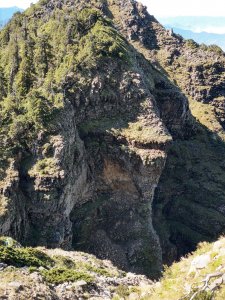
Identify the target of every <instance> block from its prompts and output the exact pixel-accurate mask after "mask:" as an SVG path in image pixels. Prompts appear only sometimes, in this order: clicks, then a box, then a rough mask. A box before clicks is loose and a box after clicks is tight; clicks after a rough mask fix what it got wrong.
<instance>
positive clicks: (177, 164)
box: [110, 1, 225, 263]
mask: <svg viewBox="0 0 225 300" xmlns="http://www.w3.org/2000/svg"><path fill="white" fill-rule="evenodd" d="M110 3H111V4H110V5H111V6H112V9H113V7H114V10H113V12H114V17H115V18H116V20H117V22H118V24H120V29H121V31H122V33H123V34H124V36H126V37H127V38H129V40H130V42H131V43H132V44H133V46H134V47H135V48H136V49H138V50H139V51H140V52H141V53H143V55H144V56H145V58H147V59H149V60H150V61H151V62H152V63H153V64H154V65H155V67H156V68H159V69H161V70H162V71H163V72H164V71H166V72H167V74H168V75H169V77H170V78H171V80H172V81H173V82H174V83H175V84H176V85H178V86H179V88H180V89H181V91H182V92H183V93H184V94H185V95H186V96H187V97H188V99H189V103H190V108H191V113H192V114H193V116H194V118H195V120H194V119H193V123H192V125H193V127H194V128H195V130H194V131H192V130H190V127H189V126H186V128H185V129H184V131H185V132H183V135H184V137H185V140H183V139H180V138H179V137H178V139H177V140H176V142H175V143H173V146H172V147H171V148H170V150H169V156H168V159H167V163H166V168H165V170H164V172H163V175H162V176H161V179H160V183H159V185H158V186H157V190H156V196H155V199H154V210H153V211H154V212H153V217H154V225H155V228H156V231H157V233H158V234H159V236H160V242H161V246H162V251H163V260H164V261H165V262H167V263H168V262H169V263H171V262H172V261H173V260H174V259H176V258H179V257H180V256H182V255H185V254H186V253H188V252H189V251H192V250H194V249H195V246H196V244H197V243H198V242H199V241H204V240H214V239H216V238H217V237H218V236H219V235H220V234H222V233H224V230H225V214H224V209H223V208H224V203H225V197H224V188H225V178H224V167H223V162H222V161H223V160H224V155H225V152H224V150H225V147H224V100H225V98H224V74H225V73H224V63H225V57H224V53H223V52H222V50H221V49H219V47H216V46H210V47H206V46H205V45H200V46H199V45H197V44H196V43H195V42H194V41H191V40H188V41H185V40H184V39H182V38H181V37H180V36H178V35H176V34H174V33H173V32H170V31H167V30H165V29H164V28H163V27H162V26H161V24H159V23H158V22H157V20H155V18H154V17H153V16H150V15H149V14H148V12H147V11H146V8H145V7H143V6H141V5H139V4H137V3H135V2H132V1H131V2H129V5H127V6H126V8H124V9H123V10H122V9H121V10H120V11H119V10H118V9H116V7H117V5H115V2H113V1H112V2H110ZM122 16H126V18H124V17H122ZM122 20H126V21H122ZM127 20H129V22H128V23H129V25H128V24H127V23H126V22H127ZM127 25H128V26H127ZM137 28H138V30H137ZM135 32H137V34H135ZM164 93H165V87H164V86H163V85H158V88H157V91H156V94H157V95H158V97H159V98H161V97H163V95H164Z"/></svg>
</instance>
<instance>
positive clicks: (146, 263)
mask: <svg viewBox="0 0 225 300" xmlns="http://www.w3.org/2000/svg"><path fill="white" fill-rule="evenodd" d="M56 4H57V7H58V8H59V10H61V9H64V8H65V6H66V5H67V6H68V7H71V6H70V4H68V3H67V4H66V2H65V3H63V2H62V3H60V2H58V1H57V3H56V2H54V1H51V2H48V3H47V4H46V5H44V4H43V6H41V7H40V8H37V10H36V11H35V13H34V16H33V17H35V16H39V17H40V16H42V17H43V16H44V18H45V19H46V20H47V19H48V18H50V17H51V15H52V13H53V12H54V10H56V8H55V7H56ZM106 4H107V3H106ZM106 4H105V5H103V7H102V10H103V11H104V10H106V13H107V15H108V14H109V9H110V7H109V6H107V5H106ZM123 4H124V3H123V2H121V3H119V2H118V3H117V8H118V9H120V5H123ZM73 5H75V7H76V5H77V6H78V7H79V8H81V7H80V5H81V6H82V8H85V7H86V6H87V7H88V6H89V5H91V3H90V4H89V3H87V4H84V3H83V2H82V3H81V4H79V3H78V2H75V3H74V4H73ZM129 5H131V4H129ZM129 5H128V6H129ZM135 5H137V4H135ZM72 7H73V6H72ZM97 7H98V5H97ZM138 7H139V6H138ZM138 7H137V9H136V10H137V12H138V9H139V8H138ZM124 8H126V9H127V7H126V6H125V7H124ZM107 9H108V10H107ZM140 9H142V6H140ZM147 17H148V15H147ZM126 19H127V22H129V20H128V18H126ZM128 25H129V24H127V25H126V24H125V25H124V26H128ZM137 32H139V29H138V28H137ZM130 35H131V36H133V35H134V33H133V32H131V33H130ZM130 38H131V37H130ZM127 51H128V54H129V58H130V62H129V63H126V64H124V63H121V62H120V61H119V60H116V59H105V61H104V64H103V65H99V64H97V65H96V67H94V68H92V69H90V70H89V73H90V74H89V75H88V78H86V84H85V86H83V88H82V90H81V89H80V90H77V91H76V92H71V91H72V90H73V89H75V88H74V87H75V85H76V82H75V78H74V76H75V75H74V74H73V73H70V74H68V75H67V78H66V79H65V83H64V99H63V101H64V108H63V110H61V112H60V114H59V115H58V117H57V120H56V123H57V125H56V128H57V130H55V133H54V134H53V135H52V134H51V135H49V134H48V132H47V133H46V132H40V133H39V134H38V137H37V140H36V141H35V142H34V144H33V146H32V148H31V149H29V151H30V154H29V155H28V154H26V153H22V154H21V155H20V156H19V157H18V158H17V157H16V158H14V159H13V160H12V166H13V167H11V168H13V172H14V173H15V174H16V176H15V175H11V177H9V178H8V180H6V179H4V181H3V189H2V195H3V197H6V199H5V201H6V202H7V205H8V209H10V210H11V212H10V213H9V211H8V210H7V209H6V210H4V209H3V210H2V214H1V218H0V222H1V230H2V234H5V235H12V236H14V237H17V238H19V240H20V241H21V242H23V243H26V244H31V245H45V246H47V247H63V248H66V249H71V248H75V249H82V250H85V251H90V252H92V253H95V254H96V255H97V256H98V257H101V258H108V259H111V260H112V261H113V262H114V263H116V264H117V265H119V266H120V267H121V268H123V269H125V270H132V271H134V272H139V273H145V274H148V275H150V276H152V277H155V276H158V275H159V273H160V271H161V269H162V254H161V247H160V243H159V238H158V235H157V233H156V232H155V229H154V228H153V224H152V201H153V197H154V193H155V188H156V187H157V185H158V181H159V178H160V176H161V174H162V171H163V169H164V166H165V162H166V152H167V148H168V146H169V145H170V144H171V142H172V140H173V138H176V137H178V136H182V134H183V132H184V130H183V128H184V127H185V126H186V123H187V120H188V119H189V112H188V105H187V100H186V98H185V97H184V96H183V95H182V94H181V93H180V92H179V90H178V88H177V87H175V86H174V85H173V84H171V83H170V81H169V80H168V79H167V78H166V77H165V76H164V75H163V74H162V73H160V71H158V70H157V69H156V68H155V67H154V66H153V65H152V64H151V63H150V62H148V61H147V60H146V59H144V57H143V56H142V55H140V54H139V53H138V51H136V50H134V49H133V48H132V47H131V46H130V45H129V44H127ZM159 89H163V90H164V94H163V95H159V93H158V91H159ZM41 168H42V169H41ZM43 169H44V170H43ZM8 182H9V183H8ZM7 184H8V185H7ZM2 203H3V204H4V202H3V201H2ZM3 204H2V205H3ZM20 206H21V207H20Z"/></svg>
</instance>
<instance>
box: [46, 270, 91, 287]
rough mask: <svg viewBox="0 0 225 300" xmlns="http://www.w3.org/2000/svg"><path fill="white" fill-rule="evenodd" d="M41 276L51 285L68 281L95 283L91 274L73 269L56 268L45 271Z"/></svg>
mask: <svg viewBox="0 0 225 300" xmlns="http://www.w3.org/2000/svg"><path fill="white" fill-rule="evenodd" d="M41 274H42V275H43V276H44V278H45V280H46V281H47V282H49V283H53V284H60V283H63V282H68V281H77V280H84V281H86V282H87V283H91V282H93V277H92V276H90V275H89V274H87V273H85V272H82V271H77V270H73V269H68V268H63V267H56V268H52V269H50V270H43V271H42V272H41Z"/></svg>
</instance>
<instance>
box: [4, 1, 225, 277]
mask: <svg viewBox="0 0 225 300" xmlns="http://www.w3.org/2000/svg"><path fill="white" fill-rule="evenodd" d="M0 40H1V49H0V53H1V55H0V57H1V69H0V84H1V87H2V88H1V94H0V97H1V108H2V109H1V137H2V139H1V149H0V150H1V173H0V176H1V192H0V194H1V205H0V225H1V234H2V235H10V236H12V237H14V238H16V239H17V240H19V242H21V243H23V244H24V245H29V246H40V245H41V246H47V247H49V248H56V247H61V248H64V249H69V250H82V251H86V252H91V253H93V254H95V255H96V256H97V257H98V258H101V259H110V260H111V261H112V262H113V263H114V264H116V265H117V266H118V267H120V268H121V269H123V270H126V271H132V272H136V273H141V274H143V273H144V274H146V275H148V276H149V277H151V278H158V277H159V276H160V274H161V271H162V268H163V267H162V266H163V264H165V263H167V264H171V263H172V262H173V261H174V260H177V259H180V257H181V256H183V255H186V254H187V253H189V252H190V251H193V250H194V249H195V248H196V246H197V244H198V243H199V242H201V241H205V240H208V241H212V240H215V239H217V238H218V237H219V236H220V235H221V234H223V232H224V229H225V215H224V202H225V195H224V185H225V179H224V174H223V169H224V165H223V163H221V157H224V155H225V154H224V153H225V148H224V138H225V135H224V126H225V125H224V122H225V119H224V100H225V99H224V97H225V86H224V77H225V70H224V61H225V55H224V52H223V51H222V50H221V49H220V48H219V47H216V46H213V47H207V46H205V45H198V44H197V43H195V42H193V41H186V40H184V39H183V38H182V37H180V36H178V35H176V34H175V33H173V32H171V31H169V30H166V29H165V28H164V27H163V26H162V25H161V24H160V23H159V22H158V21H157V20H156V19H155V18H154V17H153V16H151V15H150V14H149V13H148V12H147V9H146V7H144V6H143V5H142V4H140V3H137V2H135V1H118V0H114V1H113V0H110V1H89V2H88V3H86V2H84V1H81V2H80V1H72V2H71V1H66V0H65V1H53V0H51V1H47V2H46V1H41V2H39V3H38V4H36V5H34V6H32V7H31V8H29V9H28V10H26V11H25V12H24V13H22V14H18V15H15V16H14V17H13V18H12V20H11V21H10V22H9V24H7V25H6V26H5V27H4V29H3V30H2V31H1V33H0ZM209 183H210V184H209ZM215 195H216V199H215Z"/></svg>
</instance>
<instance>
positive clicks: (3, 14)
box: [0, 6, 23, 27]
mask: <svg viewBox="0 0 225 300" xmlns="http://www.w3.org/2000/svg"><path fill="white" fill-rule="evenodd" d="M22 11H23V9H22V8H19V7H17V6H13V7H7V8H5V7H4V8H0V27H2V26H4V25H5V24H6V23H7V22H8V21H9V19H10V18H11V17H12V15H13V14H14V13H16V12H22Z"/></svg>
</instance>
